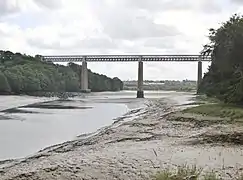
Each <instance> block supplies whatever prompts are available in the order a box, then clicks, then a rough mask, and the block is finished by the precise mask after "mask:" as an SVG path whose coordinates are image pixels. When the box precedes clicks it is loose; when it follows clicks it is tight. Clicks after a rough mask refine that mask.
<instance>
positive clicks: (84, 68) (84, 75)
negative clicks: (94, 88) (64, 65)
mask: <svg viewBox="0 0 243 180" xmlns="http://www.w3.org/2000/svg"><path fill="white" fill-rule="evenodd" d="M88 86H89V84H88V68H87V61H86V58H85V57H83V61H82V72H81V92H85V93H86V92H89V91H90V90H89V87H88Z"/></svg>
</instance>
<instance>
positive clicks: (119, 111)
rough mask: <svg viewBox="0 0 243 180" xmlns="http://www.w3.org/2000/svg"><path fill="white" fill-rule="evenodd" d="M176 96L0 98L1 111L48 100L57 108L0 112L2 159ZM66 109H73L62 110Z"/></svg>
mask: <svg viewBox="0 0 243 180" xmlns="http://www.w3.org/2000/svg"><path fill="white" fill-rule="evenodd" d="M174 94H175V92H165V91H149V92H145V96H146V98H145V99H136V98H135V97H136V92H135V91H121V92H102V93H90V94H86V95H85V96H82V97H75V98H73V99H71V100H72V101H53V99H47V98H37V97H29V96H0V110H4V109H8V108H14V107H19V106H23V105H27V104H31V103H36V102H41V101H47V100H49V101H50V100H52V101H51V102H48V105H58V106H57V107H54V108H43V107H22V108H17V109H15V110H18V111H14V112H13V111H12V112H9V111H8V112H0V160H5V159H14V158H22V157H25V156H29V155H32V154H34V153H35V152H37V151H39V150H41V149H43V148H45V147H48V146H51V145H54V144H57V143H62V142H64V141H68V140H72V139H74V138H75V137H76V136H78V135H81V134H86V133H91V132H94V131H96V130H98V129H99V128H102V127H104V126H107V125H110V124H112V123H113V121H114V119H115V118H116V117H119V116H122V115H123V114H125V113H126V112H128V111H129V110H131V109H135V108H139V107H142V106H144V101H146V99H150V98H163V97H168V96H171V97H173V96H174ZM181 97H185V96H181ZM176 98H178V96H176ZM177 100H178V99H177ZM182 101H183V99H182ZM67 106H69V107H74V108H59V107H67ZM76 108H77V109H76Z"/></svg>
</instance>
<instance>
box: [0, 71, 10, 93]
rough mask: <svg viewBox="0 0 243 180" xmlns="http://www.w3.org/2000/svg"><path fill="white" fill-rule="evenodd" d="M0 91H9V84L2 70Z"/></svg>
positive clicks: (0, 72) (0, 73)
mask: <svg viewBox="0 0 243 180" xmlns="http://www.w3.org/2000/svg"><path fill="white" fill-rule="evenodd" d="M0 92H2V93H9V92H11V89H10V86H9V84H8V80H7V78H6V77H5V75H4V74H3V72H2V71H0Z"/></svg>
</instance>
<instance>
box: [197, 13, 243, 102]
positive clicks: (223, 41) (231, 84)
mask: <svg viewBox="0 0 243 180" xmlns="http://www.w3.org/2000/svg"><path fill="white" fill-rule="evenodd" d="M209 40H210V43H209V44H207V45H205V46H204V49H203V51H202V55H210V56H211V57H212V63H211V66H210V67H209V71H208V73H206V74H205V76H204V78H203V81H202V83H201V85H200V87H199V92H204V93H206V94H208V95H210V96H215V97H217V98H219V99H221V100H223V101H225V102H233V103H242V102H243V51H242V48H243V18H242V17H241V16H238V15H234V16H232V17H231V18H230V19H229V20H228V21H227V22H225V23H223V24H222V26H221V27H220V28H218V29H216V30H215V29H210V33H209Z"/></svg>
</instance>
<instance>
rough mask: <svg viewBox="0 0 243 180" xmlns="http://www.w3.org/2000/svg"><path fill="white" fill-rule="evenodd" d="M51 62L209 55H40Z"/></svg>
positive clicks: (200, 58) (177, 58)
mask: <svg viewBox="0 0 243 180" xmlns="http://www.w3.org/2000/svg"><path fill="white" fill-rule="evenodd" d="M41 58H42V60H43V61H51V62H82V61H86V62H99V61H100V62H102V61H110V62H116V61H125V62H126V61H189V62H190V61H211V57H210V56H200V55H63V56H62V55H57V56H41Z"/></svg>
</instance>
